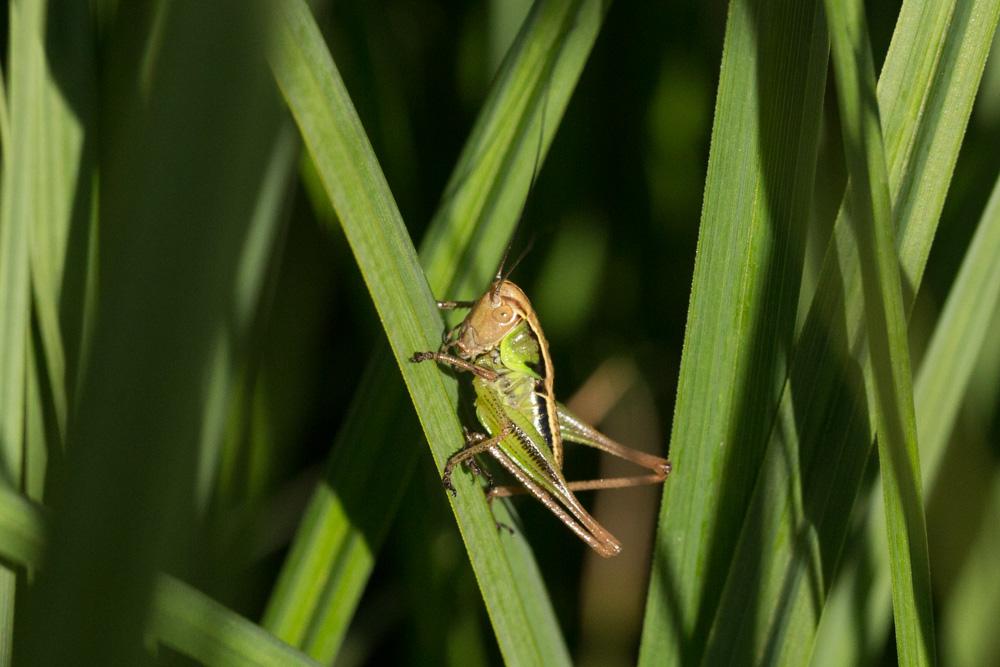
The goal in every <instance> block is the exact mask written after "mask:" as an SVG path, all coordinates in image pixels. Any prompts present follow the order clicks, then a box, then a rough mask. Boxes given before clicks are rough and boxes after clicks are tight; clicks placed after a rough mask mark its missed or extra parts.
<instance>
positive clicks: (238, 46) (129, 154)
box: [18, 0, 279, 664]
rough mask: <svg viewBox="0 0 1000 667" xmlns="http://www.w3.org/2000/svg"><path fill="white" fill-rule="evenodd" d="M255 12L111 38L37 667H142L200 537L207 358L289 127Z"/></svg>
mask: <svg viewBox="0 0 1000 667" xmlns="http://www.w3.org/2000/svg"><path fill="white" fill-rule="evenodd" d="M237 10H238V11H237ZM147 11H148V12H151V13H153V14H155V15H156V20H157V21H158V23H157V24H156V27H157V29H158V30H159V32H158V34H157V37H158V38H159V39H158V40H157V41H156V44H157V52H156V54H155V58H152V59H150V60H144V59H142V58H139V57H137V51H139V52H141V49H142V38H143V37H145V35H143V34H142V31H141V30H140V31H137V30H136V26H137V25H139V26H143V23H142V22H141V21H137V19H142V18H146V17H145V16H144V12H147ZM257 15H258V12H257V11H255V10H254V8H253V6H247V5H246V4H245V3H240V4H238V5H237V3H228V2H227V3H199V2H188V1H186V0H185V1H182V2H171V3H164V4H160V5H157V6H155V7H154V6H144V7H136V6H133V5H130V6H128V7H126V6H123V7H122V8H121V9H120V11H119V13H118V15H117V16H116V22H115V25H114V26H113V27H111V28H110V33H111V34H109V35H108V41H107V46H106V49H105V54H106V56H107V58H106V61H105V63H106V66H107V67H108V72H109V74H108V77H107V81H108V82H109V90H108V95H109V97H110V98H111V99H114V100H116V102H117V103H116V104H115V105H113V107H108V113H109V114H111V115H112V117H110V118H107V119H105V120H106V122H105V123H103V124H102V128H104V127H107V128H108V132H107V133H106V134H104V135H102V142H104V143H103V144H102V146H101V150H100V156H101V165H100V171H101V192H100V218H101V219H100V224H101V235H100V244H99V251H100V266H101V281H100V288H99V298H98V299H97V302H98V316H97V317H96V327H95V330H94V334H93V343H92V349H91V350H90V356H89V361H88V372H87V373H86V374H85V377H84V379H83V382H82V384H81V391H80V399H79V402H78V405H77V408H78V410H77V412H76V419H75V420H73V421H72V423H71V431H70V433H69V437H68V442H69V447H68V464H67V466H66V468H65V470H64V471H61V472H63V473H64V474H63V475H62V476H61V478H60V479H61V481H62V482H63V485H62V488H60V489H59V493H58V494H57V497H58V498H59V502H58V503H57V504H56V506H55V509H56V511H55V514H54V516H53V530H52V535H51V540H50V543H49V548H48V550H47V553H46V557H45V558H46V567H45V569H44V570H43V571H42V572H41V573H40V575H39V577H38V579H37V582H36V585H35V586H34V588H33V589H32V591H31V596H30V597H29V599H28V606H27V609H26V612H27V614H26V618H25V619H24V621H25V623H24V626H23V627H24V628H25V634H24V637H23V641H22V642H20V643H19V646H18V648H19V656H23V660H24V662H26V663H27V664H69V663H74V664H137V663H138V662H141V659H142V655H143V649H142V642H143V632H144V621H145V614H144V612H145V610H146V609H147V607H148V603H149V599H150V596H151V595H152V592H153V583H154V582H153V577H154V573H155V571H156V569H157V567H159V566H160V565H162V564H163V563H164V561H167V560H171V559H173V558H179V557H180V554H179V553H178V552H176V551H175V552H171V551H170V550H168V549H165V548H164V545H165V544H168V543H169V544H172V545H173V549H177V550H180V549H182V548H183V547H184V546H185V545H186V540H187V539H188V537H189V536H190V534H191V533H190V530H191V526H192V523H193V522H192V521H191V518H190V515H189V513H188V512H189V511H190V509H191V507H192V505H191V504H189V503H188V502H187V500H188V498H189V496H188V492H189V490H190V489H191V488H192V486H193V481H194V472H195V464H196V449H195V443H197V441H198V433H199V426H200V423H201V420H202V418H203V403H202V400H201V398H202V397H201V389H202V385H201V382H202V380H203V379H204V375H203V373H204V369H205V359H206V358H207V356H208V354H209V347H210V343H211V342H212V337H211V333H212V332H214V331H216V330H218V328H220V327H221V326H223V323H224V322H225V320H226V318H227V317H228V316H229V313H230V311H231V306H230V300H231V293H232V283H233V281H234V280H235V275H236V260H237V251H238V249H239V247H240V246H241V241H242V239H243V237H244V234H245V229H246V225H247V222H246V221H247V219H248V218H249V217H250V213H251V211H252V204H253V201H252V196H251V194H252V193H253V189H254V187H255V186H256V184H257V182H258V180H257V179H258V176H259V171H260V169H262V165H263V162H264V158H265V157H266V146H265V145H264V142H263V141H261V140H260V139H262V138H266V137H270V136H271V135H272V132H273V129H274V127H275V125H274V124H275V123H276V122H277V119H278V116H277V111H278V110H279V107H278V106H277V104H276V103H275V102H276V100H275V99H274V97H273V95H274V93H273V89H272V87H271V82H270V80H269V78H268V76H267V71H266V68H265V66H264V63H263V62H258V63H257V64H256V66H255V60H258V61H260V60H262V58H260V51H261V50H262V49H261V44H260V42H261V41H262V40H261V37H262V35H261V33H260V32H259V31H260V26H259V25H257V24H256V18H257ZM136 37H139V39H136ZM137 68H143V69H142V73H143V74H145V75H148V77H144V76H140V75H139V70H138V69H137ZM111 72H113V73H114V75H113V74H111ZM115 75H119V76H115ZM268 104H270V107H268ZM268 108H271V109H272V113H267V109H268ZM248 137H249V138H250V139H248ZM165 171H167V172H170V173H172V174H173V176H172V177H171V178H169V179H164V178H163V174H164V172H165ZM168 536H169V538H168ZM168 540H169V541H168ZM108 591H114V595H111V594H108ZM107 628H114V629H115V632H114V633H108V632H106V629H107Z"/></svg>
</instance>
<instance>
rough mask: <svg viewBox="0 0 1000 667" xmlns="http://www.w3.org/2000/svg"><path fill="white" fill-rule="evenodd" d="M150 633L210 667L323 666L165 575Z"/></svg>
mask: <svg viewBox="0 0 1000 667" xmlns="http://www.w3.org/2000/svg"><path fill="white" fill-rule="evenodd" d="M153 609H154V611H153V615H152V619H151V623H150V629H151V631H152V632H153V634H154V636H155V637H156V639H157V641H159V642H161V643H162V644H163V645H164V646H169V647H170V648H173V649H175V650H177V651H179V652H181V653H182V654H184V655H186V656H188V657H190V658H193V659H194V660H197V661H198V662H199V663H202V664H205V665H216V666H217V667H242V666H244V665H246V666H248V667H250V666H256V667H282V666H284V665H314V666H315V665H319V664H320V663H319V662H316V661H315V660H313V659H312V658H310V657H308V656H306V655H305V654H303V653H301V652H299V651H297V650H295V649H293V648H292V647H290V646H289V645H288V644H285V643H284V642H282V641H280V640H278V639H276V638H275V637H274V636H273V635H271V634H269V633H268V632H266V631H265V630H263V629H261V628H260V626H258V625H255V624H253V623H251V622H250V621H248V620H246V619H245V618H243V617H242V616H240V615H238V614H234V613H233V612H232V611H230V610H229V609H227V608H226V607H224V606H222V605H221V604H219V603H218V602H216V601H215V600H212V599H211V598H209V597H207V596H205V595H203V594H202V593H200V592H199V591H197V590H195V589H194V588H192V587H190V586H188V585H187V584H185V583H184V582H182V581H179V580H178V579H174V578H173V577H168V576H166V575H160V577H159V578H158V579H157V581H156V589H155V591H154V593H153Z"/></svg>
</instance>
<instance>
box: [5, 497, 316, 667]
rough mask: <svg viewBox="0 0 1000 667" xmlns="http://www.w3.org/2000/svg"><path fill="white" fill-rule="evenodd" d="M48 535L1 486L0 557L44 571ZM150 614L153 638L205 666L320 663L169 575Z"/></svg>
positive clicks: (32, 508)
mask: <svg viewBox="0 0 1000 667" xmlns="http://www.w3.org/2000/svg"><path fill="white" fill-rule="evenodd" d="M44 530H45V529H44V520H43V518H42V513H41V510H40V509H39V508H38V507H37V506H36V505H34V504H32V503H31V502H29V501H28V500H27V499H25V498H24V497H22V496H21V495H20V494H18V493H15V492H14V491H12V490H11V489H9V488H6V487H0V556H2V557H3V558H4V559H5V560H7V561H9V562H13V563H17V564H18V565H20V566H22V567H26V568H37V567H39V566H40V565H41V564H42V563H41V558H42V553H43V550H44V542H45V535H44ZM151 611H152V613H151V617H152V618H151V622H150V626H149V631H150V633H151V634H152V638H153V639H154V640H155V641H157V642H158V643H160V644H163V645H164V646H169V647H170V648H172V649H174V650H175V651H178V652H179V653H181V654H182V655H186V656H188V657H190V658H193V659H195V660H198V661H199V662H200V663H201V664H204V665H216V666H218V667H225V666H227V665H233V666H237V665H262V666H263V665H275V666H276V667H277V666H279V665H316V664H318V663H316V662H314V661H313V660H311V659H310V658H308V657H307V656H306V655H304V654H302V653H300V652H299V651H296V650H295V649H293V648H291V647H290V646H288V645H287V644H284V643H282V642H281V641H279V640H277V639H276V638H275V637H274V636H273V635H271V634H269V633H268V632H266V631H265V630H263V629H262V628H260V627H259V626H257V625H254V624H253V623H251V622H250V621H248V620H246V619H245V618H243V617H241V616H240V615H238V614H235V613H233V612H232V611H230V610H229V609H227V608H225V607H223V606H222V605H220V604H219V603H217V602H215V601H214V600H212V599H210V598H208V597H207V596H205V595H203V594H202V593H200V592H198V591H197V590H195V589H194V588H191V587H190V586H188V585H187V584H185V583H183V582H181V581H179V580H177V579H175V578H173V577H170V576H169V575H165V574H160V575H158V576H157V578H156V586H155V590H154V592H153V597H152V602H151Z"/></svg>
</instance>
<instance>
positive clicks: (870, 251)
mask: <svg viewBox="0 0 1000 667" xmlns="http://www.w3.org/2000/svg"><path fill="white" fill-rule="evenodd" d="M826 14H827V21H828V22H829V24H830V42H831V45H832V52H833V64H834V67H833V71H834V75H835V78H836V81H837V92H838V102H839V106H840V116H841V128H842V131H843V136H844V150H845V153H846V154H847V168H848V173H849V174H850V178H851V187H850V204H849V205H850V210H851V218H852V222H853V223H854V228H855V235H856V237H857V240H858V256H859V260H860V265H861V283H862V291H863V292H864V304H865V320H864V321H865V327H864V328H865V333H866V338H867V343H868V347H869V350H870V354H871V366H872V373H871V376H870V377H869V378H866V382H865V386H866V389H867V394H868V406H869V410H870V411H871V412H872V413H874V415H875V423H876V437H877V442H878V451H879V471H880V473H881V478H882V489H883V491H884V495H883V498H884V501H885V515H886V527H887V531H886V535H887V538H888V542H889V564H890V571H891V575H892V608H893V619H894V621H895V630H896V649H897V652H898V655H899V660H900V662H901V663H903V664H906V665H932V664H934V663H935V661H936V655H937V652H936V650H935V648H934V645H935V639H934V606H933V602H932V593H931V570H930V555H929V553H928V548H927V525H926V521H925V519H924V500H923V482H922V479H921V474H920V457H919V452H918V451H917V418H916V414H915V412H914V407H913V384H912V375H911V370H910V348H909V341H908V340H907V334H906V312H905V309H904V307H903V292H902V286H901V284H900V274H899V266H898V263H897V260H896V238H895V230H894V229H893V219H892V204H891V202H890V197H889V173H888V170H887V168H886V160H885V150H884V148H883V145H882V127H881V122H880V120H879V113H878V102H877V97H876V94H875V65H874V62H873V60H872V51H871V42H870V40H869V37H868V25H867V20H866V19H865V9H864V4H863V3H862V2H860V0H855V1H854V2H840V1H839V0H827V2H826Z"/></svg>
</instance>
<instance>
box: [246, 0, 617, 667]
mask: <svg viewBox="0 0 1000 667" xmlns="http://www.w3.org/2000/svg"><path fill="white" fill-rule="evenodd" d="M602 18H603V7H602V6H601V3H599V2H592V1H591V2H575V3H572V2H564V1H545V2H540V3H538V4H537V5H536V7H535V9H534V10H533V12H532V13H531V14H530V15H529V17H528V19H527V20H526V21H525V23H524V26H523V28H522V30H521V32H520V36H519V37H518V39H517V40H516V41H515V43H514V45H513V47H512V48H511V51H510V52H509V54H508V56H507V59H506V61H505V63H504V64H503V66H502V67H501V70H500V72H499V74H498V75H497V77H496V81H495V83H494V86H493V88H492V91H491V93H490V95H489V97H488V99H487V101H486V103H485V105H484V108H483V111H482V113H481V114H480V116H479V119H478V120H477V123H476V126H475V128H474V129H473V131H472V133H471V135H470V137H469V139H468V141H467V143H466V146H465V148H464V149H463V152H462V155H461V157H460V158H459V161H458V164H457V165H456V167H455V170H454V174H453V176H452V178H451V181H450V182H449V184H448V186H447V188H446V191H445V195H444V197H443V200H442V203H441V206H440V209H439V211H438V213H437V214H436V215H435V217H434V220H433V221H432V222H431V225H430V229H429V231H428V232H427V235H426V237H425V239H424V242H423V244H422V245H421V252H420V260H421V264H422V265H423V267H424V269H425V271H426V274H427V280H428V282H429V283H430V285H431V287H432V290H433V291H434V292H435V293H436V294H438V295H447V296H448V297H453V296H456V295H458V296H459V297H462V296H463V295H466V296H471V295H472V294H474V293H475V291H476V290H477V289H481V287H482V285H483V284H485V282H486V281H487V280H488V277H489V276H490V274H491V273H492V271H493V270H494V268H495V266H496V263H497V262H498V261H499V255H500V251H501V249H502V248H503V247H504V246H505V245H506V239H507V238H508V237H509V236H510V233H511V230H512V229H513V226H514V223H515V222H516V217H517V213H518V211H519V210H520V202H522V201H523V200H524V197H525V196H526V192H527V189H528V184H529V182H530V179H531V174H532V172H533V170H534V168H535V159H536V153H537V150H538V148H539V143H538V142H539V134H540V128H539V118H541V115H542V114H543V113H544V114H545V119H546V120H545V123H544V130H545V136H544V137H542V139H541V142H542V143H541V147H540V148H541V157H542V158H544V155H545V152H546V151H547V148H548V145H549V143H550V142H551V139H552V136H553V134H554V132H555V130H556V128H557V126H558V119H559V118H560V117H561V115H562V112H563V110H564V109H565V107H566V104H567V103H568V100H569V96H570V94H571V92H572V90H573V85H574V83H575V82H576V80H577V78H578V77H579V75H580V72H581V70H582V68H583V64H584V62H585V60H586V57H587V54H588V53H589V51H590V48H591V47H592V45H593V42H594V39H595V38H596V36H597V32H598V29H599V27H600V23H601V19H602ZM570 25H572V26H574V29H572V30H569V29H568V26H570ZM549 81H551V82H558V83H553V84H550V83H548V82H549ZM543 86H548V87H547V88H546V89H545V90H544V93H543V92H542V89H543ZM397 373H398V371H397V370H396V367H395V363H394V361H393V359H392V357H391V356H390V354H389V351H388V349H383V351H382V352H381V353H380V354H377V355H376V356H375V358H374V359H373V361H372V363H371V364H369V368H368V369H367V371H366V373H365V377H364V380H363V381H362V385H361V388H360V389H359V391H358V393H357V394H356V397H355V400H354V404H353V406H352V408H351V411H350V413H349V417H348V420H347V423H346V424H345V426H344V427H343V428H342V429H341V432H340V433H339V434H338V437H337V442H336V444H335V446H334V449H333V452H334V453H333V456H332V458H331V460H330V462H329V463H328V466H327V472H326V476H325V479H324V480H323V482H322V483H321V485H320V487H319V488H318V489H317V491H316V493H315V494H314V496H313V498H312V500H311V502H310V505H309V508H308V509H307V511H306V515H305V517H304V518H303V522H302V525H301V526H300V528H299V531H298V533H297V535H296V538H295V542H294V544H293V546H292V550H291V553H290V555H289V558H288V560H287V561H286V564H285V567H284V568H283V571H282V574H281V577H280V579H279V582H278V585H277V587H276V589H275V591H274V594H273V596H272V599H271V601H270V604H269V606H268V610H267V612H266V614H265V619H264V624H265V626H266V627H269V628H271V629H272V630H273V631H274V632H275V633H276V634H277V635H278V636H280V637H282V638H284V639H286V640H287V641H290V642H293V643H295V644H296V645H299V646H302V647H303V648H304V649H305V650H307V651H308V652H309V653H310V654H311V655H313V656H314V657H316V658H318V659H321V660H324V661H327V660H330V659H332V657H333V656H334V655H336V653H337V650H338V648H339V645H340V643H341V641H342V638H343V635H344V632H345V631H346V629H347V625H348V623H349V622H350V619H351V618H352V616H353V613H354V609H355V607H356V606H357V604H358V601H359V599H360V596H361V592H362V590H363V588H364V585H365V583H366V582H367V580H368V576H369V574H370V572H371V569H372V566H373V564H374V554H375V552H376V551H377V550H378V549H379V547H380V545H381V543H382V540H383V538H384V534H385V530H386V529H387V527H388V525H389V523H390V521H391V520H392V517H393V515H394V513H395V508H396V505H397V504H398V502H399V493H401V492H402V490H403V489H405V488H406V482H407V480H408V479H409V476H410V471H411V470H412V467H413V465H414V463H415V461H416V456H417V455H418V450H417V449H416V448H414V447H406V446H401V443H405V442H407V441H413V440H414V433H415V432H416V429H415V425H414V424H411V423H410V422H409V421H408V420H400V421H401V423H399V424H395V425H392V426H390V425H389V424H388V423H387V422H386V420H384V418H383V417H382V416H383V415H385V414H397V415H399V414H406V413H408V412H409V410H408V408H407V407H406V406H405V403H404V401H406V397H405V395H404V393H403V391H402V387H401V386H399V385H398V383H397V381H396V378H397V377H398V376H397ZM451 390H452V391H453V389H451ZM452 400H454V399H452ZM387 427H388V428H387ZM361 442H364V446H363V447H361V446H357V444H358V443H361ZM387 457H391V458H392V459H393V461H394V465H393V466H390V467H387V466H385V465H384V464H383V459H385V458H387ZM375 485H378V486H380V487H382V488H385V489H396V490H397V492H396V493H393V492H388V491H387V492H385V493H382V494H378V495H377V496H375V497H372V494H371V493H370V492H369V489H370V488H371V487H372V486H375ZM537 613H546V614H548V613H549V612H547V611H544V610H542V612H537Z"/></svg>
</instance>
